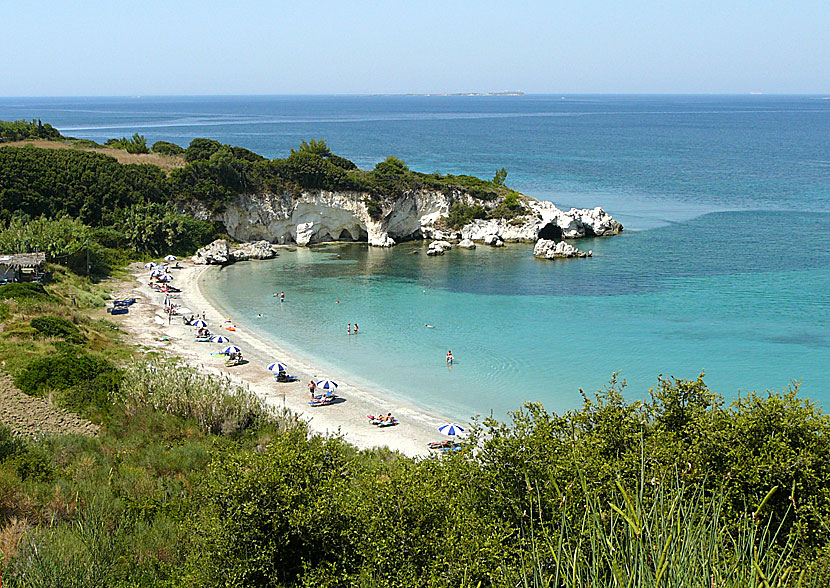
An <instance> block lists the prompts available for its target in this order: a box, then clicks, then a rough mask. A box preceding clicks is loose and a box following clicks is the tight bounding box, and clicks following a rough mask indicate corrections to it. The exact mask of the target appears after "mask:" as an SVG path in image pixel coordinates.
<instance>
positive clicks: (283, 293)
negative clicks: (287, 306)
mask: <svg viewBox="0 0 830 588" xmlns="http://www.w3.org/2000/svg"><path fill="white" fill-rule="evenodd" d="M280 302H285V292H280Z"/></svg>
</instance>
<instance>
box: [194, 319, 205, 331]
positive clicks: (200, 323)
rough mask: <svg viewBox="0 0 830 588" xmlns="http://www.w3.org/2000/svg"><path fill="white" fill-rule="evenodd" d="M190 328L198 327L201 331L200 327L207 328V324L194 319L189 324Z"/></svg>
mask: <svg viewBox="0 0 830 588" xmlns="http://www.w3.org/2000/svg"><path fill="white" fill-rule="evenodd" d="M190 326H191V327H198V328H200V329H201V328H202V327H206V326H208V324H207V323H206V322H205V321H203V320H202V319H196V320H195V321H193V322H192V323H190Z"/></svg>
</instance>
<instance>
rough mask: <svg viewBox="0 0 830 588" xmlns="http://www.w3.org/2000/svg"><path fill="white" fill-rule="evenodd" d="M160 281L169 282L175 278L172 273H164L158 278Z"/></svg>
mask: <svg viewBox="0 0 830 588" xmlns="http://www.w3.org/2000/svg"><path fill="white" fill-rule="evenodd" d="M156 279H157V280H158V281H159V282H169V281H170V280H172V279H173V276H171V275H170V274H162V275H160V276H158V277H157V278H156Z"/></svg>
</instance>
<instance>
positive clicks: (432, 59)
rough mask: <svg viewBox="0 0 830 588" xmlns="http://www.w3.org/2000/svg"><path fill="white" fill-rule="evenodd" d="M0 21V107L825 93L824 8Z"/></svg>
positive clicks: (828, 72)
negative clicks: (63, 100)
mask: <svg viewBox="0 0 830 588" xmlns="http://www.w3.org/2000/svg"><path fill="white" fill-rule="evenodd" d="M0 14H2V34H1V35H0V55H2V58H0V96H49V95H58V96H72V95H150V94H363V93H406V92H419V93H420V92H462V91H496V90H513V89H516V90H523V91H525V92H532V93H548V92H550V93H580V92H619V93H637V92H643V93H649V92H658V93H663V92H665V93H675V92H676V93H686V92H714V93H719V92H727V93H742V92H753V91H755V92H769V93H830V1H829V0H777V1H770V0H715V1H712V0H702V1H700V0H685V1H672V0H666V1H658V0H652V1H650V0H572V1H570V2H567V3H566V2H560V1H557V0H548V1H544V0H538V1H535V0H534V1H524V2H523V1H521V0H518V1H515V2H509V1H507V0H503V1H499V2H492V1H488V0H484V1H482V0H479V1H467V0H440V1H428V2H423V1H409V2H406V1H404V2H398V1H394V0H389V1H386V2H369V1H361V0H352V1H342V2H334V1H328V0H318V1H315V2H302V1H294V2H290V1H279V0H271V1H261V2H254V1H249V2H246V1H244V0H243V1H239V2H231V1H226V2H219V1H216V0H200V1H198V2H196V1H190V0H165V1H164V2H161V1H157V0H134V1H132V2H122V1H119V0H114V1H110V2H103V1H96V2H92V1H84V0H77V1H73V2H65V1H63V0H54V1H52V2H45V1H41V0H25V1H14V0H3V1H0Z"/></svg>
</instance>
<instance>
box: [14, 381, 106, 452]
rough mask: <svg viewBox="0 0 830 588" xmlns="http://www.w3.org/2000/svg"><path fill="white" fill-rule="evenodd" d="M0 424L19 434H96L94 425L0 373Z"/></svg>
mask: <svg viewBox="0 0 830 588" xmlns="http://www.w3.org/2000/svg"><path fill="white" fill-rule="evenodd" d="M0 423H2V424H4V425H6V426H7V427H9V429H11V431H12V433H14V434H16V435H20V436H23V437H37V436H39V435H43V434H47V435H66V434H69V433H79V434H81V435H96V434H97V433H98V429H99V427H98V425H96V424H95V423H91V422H89V421H88V420H86V419H82V418H81V417H79V416H78V415H76V414H74V413H71V412H69V411H67V410H63V409H61V408H57V407H55V406H53V405H52V403H51V402H49V401H48V400H46V399H45V398H35V397H33V396H29V395H28V394H24V393H23V392H21V391H20V390H18V389H17V388H15V387H14V384H13V383H12V379H11V378H10V377H8V376H0Z"/></svg>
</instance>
